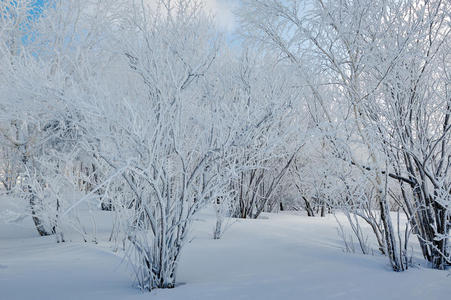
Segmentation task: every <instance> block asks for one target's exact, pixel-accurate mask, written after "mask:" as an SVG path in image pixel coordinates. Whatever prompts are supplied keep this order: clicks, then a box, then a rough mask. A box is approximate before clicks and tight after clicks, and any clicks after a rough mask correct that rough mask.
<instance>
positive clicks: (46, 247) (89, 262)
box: [0, 205, 451, 300]
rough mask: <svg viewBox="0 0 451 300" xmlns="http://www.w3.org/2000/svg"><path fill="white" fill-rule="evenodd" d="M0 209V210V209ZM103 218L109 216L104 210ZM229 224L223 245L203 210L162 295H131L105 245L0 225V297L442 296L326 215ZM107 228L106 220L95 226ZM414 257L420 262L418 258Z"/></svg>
mask: <svg viewBox="0 0 451 300" xmlns="http://www.w3.org/2000/svg"><path fill="white" fill-rule="evenodd" d="M1 207H2V206H1V205H0V208H1ZM102 214H104V215H105V214H111V213H105V212H102ZM264 217H265V218H263V219H259V220H236V221H234V223H233V224H232V226H230V228H229V229H228V230H227V231H226V232H225V234H224V236H223V238H222V239H221V240H213V239H212V238H211V236H212V232H213V227H214V221H215V220H214V218H213V215H212V214H211V213H209V212H205V213H202V214H201V215H200V216H199V219H198V220H196V222H195V224H194V229H193V231H192V240H191V242H190V243H189V244H188V245H187V246H186V247H185V249H184V250H183V253H182V257H181V261H180V265H179V269H178V277H177V282H178V286H176V288H174V289H170V290H154V291H152V292H151V293H150V294H149V293H144V292H141V291H140V290H138V289H137V288H136V287H135V286H134V283H133V280H132V279H131V278H132V277H131V273H130V270H128V269H127V266H126V263H125V262H124V260H123V258H122V256H121V254H120V253H113V252H112V250H111V245H110V244H108V243H107V242H105V241H106V237H107V236H108V234H109V224H110V222H109V221H108V218H106V217H103V218H98V219H99V220H103V221H102V222H101V223H102V224H98V226H97V230H98V232H99V233H98V238H99V241H100V242H99V244H94V243H83V242H79V241H77V239H76V238H75V235H74V237H73V238H72V237H71V238H70V239H71V240H72V241H70V242H66V243H59V244H57V243H56V242H55V239H54V238H53V237H44V238H42V237H38V236H37V234H36V233H35V232H34V228H33V226H32V221H31V219H30V218H25V219H23V220H22V221H21V222H20V223H18V224H0V299H2V300H3V299H4V300H13V299H37V300H40V299H46V300H51V299H64V300H69V299H96V300H101V299H108V300H114V299H118V300H119V299H121V300H123V299H167V300H172V299H224V300H226V299H301V298H302V299H366V300H370V299H446V298H447V296H446V295H451V276H450V273H449V272H447V271H437V270H432V269H429V268H427V267H424V266H416V267H412V268H410V269H409V270H408V271H406V272H403V273H395V272H393V271H391V268H390V267H389V266H388V264H387V262H388V260H387V259H386V258H385V257H382V256H379V255H374V256H372V255H360V254H355V253H352V254H351V253H344V252H343V250H342V249H343V242H342V241H341V240H340V239H339V238H338V236H337V230H336V227H337V225H336V221H335V220H334V217H333V216H327V217H326V218H309V217H306V216H304V215H294V214H289V213H282V214H265V215H264ZM103 223H105V224H103ZM418 261H419V260H418Z"/></svg>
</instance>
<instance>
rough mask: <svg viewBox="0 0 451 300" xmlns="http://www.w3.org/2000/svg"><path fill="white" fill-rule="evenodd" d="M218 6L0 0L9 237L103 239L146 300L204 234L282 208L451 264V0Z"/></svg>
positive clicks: (169, 283)
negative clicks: (224, 14) (230, 23)
mask: <svg viewBox="0 0 451 300" xmlns="http://www.w3.org/2000/svg"><path fill="white" fill-rule="evenodd" d="M217 1H218V0H217ZM207 2H208V1H207ZM207 2H205V1H203V0H66V1H63V0H48V1H37V0H4V1H1V2H0V185H1V186H0V232H2V230H1V227H2V226H4V230H3V231H10V229H7V228H15V227H10V226H17V225H14V224H18V223H20V222H23V221H24V220H28V221H29V222H28V223H27V224H28V225H27V226H29V229H30V230H32V231H33V233H34V234H35V235H36V236H35V237H34V239H36V241H37V239H41V241H44V240H45V241H48V243H49V245H53V246H52V247H61V245H70V244H77V245H86V247H99V246H98V245H103V246H104V248H105V249H109V250H108V251H109V252H114V253H115V255H117V256H119V257H120V258H121V260H123V264H125V265H126V266H127V268H128V270H129V274H131V276H130V277H129V280H130V285H132V284H133V285H134V287H135V289H136V290H142V291H147V292H150V291H151V293H150V294H148V298H152V295H153V294H154V292H153V290H156V289H159V290H160V289H168V288H174V287H175V289H174V290H177V289H181V288H183V287H178V284H179V283H180V282H179V281H178V278H177V274H178V266H179V265H180V264H181V261H183V259H184V256H183V253H184V251H185V248H188V247H190V246H191V245H190V244H191V242H193V244H194V243H195V242H196V241H195V238H194V237H193V235H192V232H193V228H198V229H199V228H200V230H204V231H206V232H207V231H208V233H207V235H208V236H209V239H211V240H212V243H213V242H215V241H217V242H218V243H223V244H221V245H224V247H227V239H226V237H227V234H228V232H229V231H230V233H231V235H232V232H234V227H235V226H238V227H237V228H241V227H240V226H242V227H243V228H245V224H260V223H255V222H263V223H261V224H262V225H261V226H262V227H261V230H262V232H263V231H264V228H266V227H265V226H267V225H265V224H267V223H268V224H270V223H271V222H277V220H279V218H290V219H289V220H291V218H293V220H297V219H298V218H301V219H302V220H305V221H302V222H314V224H317V225H315V226H317V227H318V228H323V227H321V226H325V225H324V224H328V226H329V227H330V228H332V231H334V232H333V233H332V234H331V235H329V236H328V238H327V239H329V240H330V239H332V238H334V239H338V240H339V241H340V243H341V244H342V247H343V249H342V250H337V249H336V250H334V251H336V252H338V253H342V252H346V253H347V254H348V255H351V257H352V255H355V256H356V257H360V256H358V255H364V256H376V257H378V258H380V257H383V259H381V260H377V264H378V265H380V267H381V268H384V267H385V268H386V269H385V272H387V273H390V272H402V273H406V274H407V273H408V272H410V269H411V268H414V269H415V268H417V267H415V265H418V264H422V266H424V267H422V269H421V270H420V271H421V272H424V274H430V273H429V272H435V273H433V274H442V273H440V272H445V273H444V274H446V272H447V271H446V270H449V269H450V266H451V245H450V228H451V196H450V195H451V175H450V174H451V172H450V168H451V120H450V114H451V38H450V36H451V33H450V32H451V14H450V12H451V2H449V1H441V0H240V1H237V2H236V4H235V6H234V7H235V9H234V10H233V18H234V20H235V21H234V22H235V23H236V25H235V26H234V27H235V28H234V30H233V33H229V32H227V31H226V30H225V29H224V28H223V26H220V25H218V21H217V19H218V15H220V14H221V11H220V10H219V11H218V10H217V11H215V12H214V13H213V12H212V11H211V10H210V9H208V7H209V5H208V3H207ZM222 2H225V3H226V2H227V1H222ZM205 214H207V215H208V220H209V222H207V223H205V224H204V223H202V222H199V218H202V216H203V215H205ZM246 219H247V220H246ZM281 220H285V221H286V222H288V221H287V220H288V219H281ZM309 220H310V221H309ZM285 221H284V222H285ZM237 222H238V223H237ZM240 222H249V223H240ZM252 222H254V223H252ZM281 222H282V221H281ZM290 222H291V221H290ZM293 222H297V221H293ZM235 223H237V225H236V224H235ZM11 224H13V225H11ZM193 224H195V225H193ZM203 224H204V225H203ZM207 224H208V225H207ZM274 224H276V223H274ZM290 224H291V223H290ZM294 224H297V223H293V225H290V226H291V227H287V228H292V227H294V226H295V225H294ZM302 224H303V223H302ZM302 224H301V225H299V224H298V225H296V226H301V227H302V226H303V225H302ZM311 224H313V223H306V225H305V226H307V227H305V228H311V232H310V233H309V234H310V235H311V236H315V235H316V233H315V228H316V227H315V226H313V225H311ZM8 226H9V227H8ZM102 226H103V227H105V228H104V229H101V228H102ZM249 226H253V225H249ZM259 226H260V225H259ZM287 226H288V225H287ZM248 228H251V227H248ZM252 228H253V227H252ZM256 228H257V229H258V226H257V227H256ZM257 229H255V231H256V232H255V236H257V235H258V234H259V233H258V230H257ZM102 230H104V232H103V233H102ZM242 230H245V229H242ZM296 230H297V229H296ZM299 230H302V228H299ZM309 230H310V229H309ZM318 230H319V229H318ZM236 232H238V231H236ZM8 234H10V235H12V236H16V237H17V235H16V234H15V233H11V232H10V233H8ZM274 234H277V232H276V231H275V233H274ZM193 238H194V240H193ZM223 238H224V240H223ZM303 239H304V238H300V242H299V243H298V244H296V245H297V246H296V247H297V248H296V249H299V251H302V247H303V244H302V240H303ZM8 241H9V240H8V239H2V235H1V234H0V293H1V289H2V288H1V286H2V284H1V281H2V280H1V278H2V276H3V275H2V273H4V276H6V277H8V276H9V275H8V273H5V272H7V271H8V269H7V268H6V267H5V268H2V255H1V253H2V251H1V249H2V248H4V249H7V247H8V243H9V242H8ZM208 245H210V244H208ZM5 247H6V248H5ZM49 247H50V246H49ZM207 248H208V247H207ZM55 249H59V248H55ZM211 249H213V248H211ZM224 249H225V248H224ZM182 250H183V251H182ZM188 250H189V249H188ZM188 250H187V251H188ZM244 251H245V250H243V252H244ZM296 251H297V250H296ZM270 255H271V258H270V257H267V258H266V259H265V258H262V259H263V260H264V261H267V260H271V261H272V260H275V261H276V262H275V264H276V263H277V257H278V256H280V257H283V256H284V253H283V249H282V250H280V251H279V252H278V253H277V254H275V253H273V254H270ZM347 257H348V256H347ZM236 259H237V260H239V259H240V258H239V257H237V258H236ZM346 261H347V260H346ZM4 263H6V262H4ZM343 264H344V263H343ZM323 267H324V266H323ZM97 268H99V269H100V271H101V268H102V266H101V265H99V266H97ZM324 268H326V269H327V267H324ZM388 269H389V271H388ZM434 270H441V271H434ZM420 271H418V272H420ZM30 272H31V269H30ZM184 272H185V273H187V271H184ZM217 272H221V269H220V268H219V269H218V270H217ZM437 272H439V273H437ZM185 273H184V274H185ZM187 274H188V275H186V276H185V275H184V276H185V277H184V278H189V276H190V274H195V270H192V272H191V271H190V272H188V273H187ZM400 274H401V273H400ZM431 274H432V273H431ZM193 276H194V275H193ZM387 276H391V275H387ZM402 276H404V275H402ZM405 276H407V275H405ZM448 276H449V275H448ZM6 277H5V278H6ZM276 277H277V276H276ZM11 278H12V277H11ZM425 278H428V277H425ZM429 278H431V277H429ZM11 280H12V279H11ZM17 280H19V279H17ZM188 285H189V282H188ZM445 286H450V281H449V280H448V281H446V282H445V284H443V285H438V286H437V287H436V290H437V291H440V289H441V288H444V287H445ZM285 288H286V289H288V290H289V289H290V287H289V286H286V287H285ZM298 296H299V295H298ZM298 296H296V297H295V296H293V297H292V299H300V298H299V297H300V296H299V297H298ZM11 297H12V296H11ZM210 297H212V296H210ZM0 298H1V296H0ZM257 298H258V297H256V298H255V299H257ZM261 298H262V299H264V298H265V297H261ZM288 298H290V297H288V296H287V297H286V299H288ZM345 298H346V297H344V298H343V299H345ZM351 298H352V297H351ZM446 298H447V296H446V295H444V294H443V295H442V297H441V299H446ZM8 299H9V298H8ZM10 299H15V298H14V297H12V298H10ZM36 299H38V298H36ZM56 299H61V298H56ZM77 299H82V298H77ZM83 299H84V298H83ZM93 299H100V298H93ZM102 299H103V298H102ZM124 299H125V298H124ZM165 299H166V298H165ZM171 299H172V298H171ZM174 299H175V298H174ZM190 299H191V298H190ZM193 299H198V298H193ZM205 299H208V297H205ZM210 299H212V298H210ZM218 299H219V298H218ZM224 299H227V298H224ZM229 299H232V298H229ZM246 299H247V298H246ZM249 299H252V298H249ZM265 299H266V298H265ZM267 299H270V298H267ZM282 299H284V297H282ZM290 299H291V298H290ZM306 299H309V298H308V297H307V298H306ZM318 299H320V298H318ZM340 299H341V298H340ZM349 299H350V298H349ZM423 299H424V298H423ZM431 299H432V298H431ZM434 299H435V298H434Z"/></svg>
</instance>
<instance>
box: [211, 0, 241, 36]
mask: <svg viewBox="0 0 451 300" xmlns="http://www.w3.org/2000/svg"><path fill="white" fill-rule="evenodd" d="M205 4H206V7H207V10H209V12H211V13H212V14H213V15H214V16H215V19H216V22H217V24H218V26H219V27H220V28H221V29H222V30H226V31H229V32H230V31H232V30H233V29H234V27H235V18H234V15H233V10H234V9H235V6H236V1H235V0H205Z"/></svg>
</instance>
